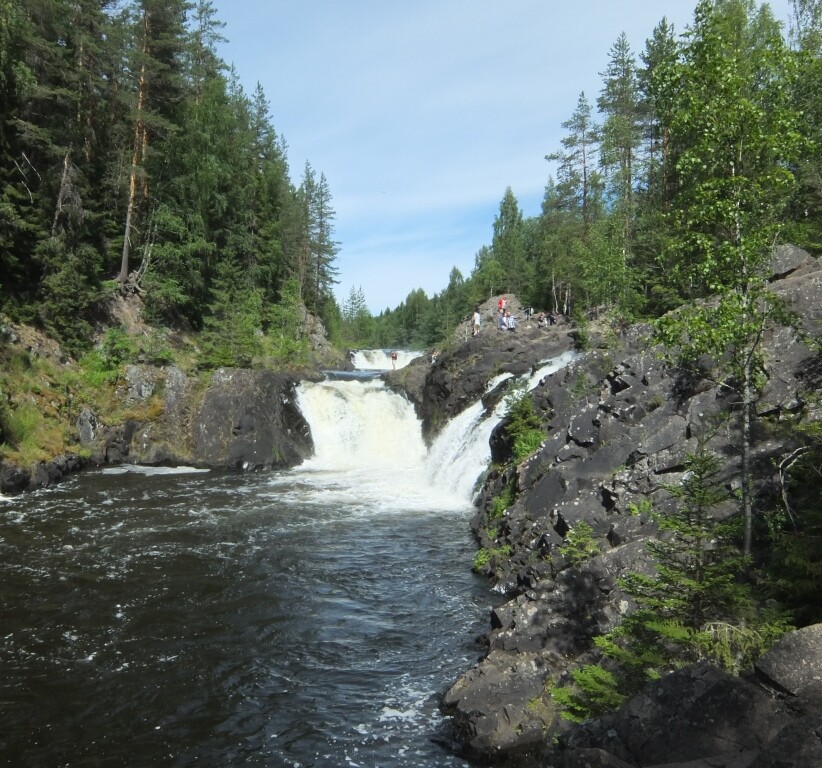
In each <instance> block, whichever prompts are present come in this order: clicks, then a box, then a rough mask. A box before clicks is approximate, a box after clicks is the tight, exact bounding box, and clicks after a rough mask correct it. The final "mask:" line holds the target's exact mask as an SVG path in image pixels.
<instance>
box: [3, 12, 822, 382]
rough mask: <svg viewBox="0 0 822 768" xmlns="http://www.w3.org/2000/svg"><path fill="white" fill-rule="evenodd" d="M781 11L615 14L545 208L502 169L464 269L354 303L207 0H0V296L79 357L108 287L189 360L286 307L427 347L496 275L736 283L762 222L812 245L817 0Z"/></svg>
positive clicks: (661, 301)
mask: <svg viewBox="0 0 822 768" xmlns="http://www.w3.org/2000/svg"><path fill="white" fill-rule="evenodd" d="M792 10H793V12H792V18H791V24H790V28H789V29H783V27H782V25H781V24H780V23H779V22H778V21H777V20H776V19H775V18H774V16H773V14H772V12H771V10H770V9H769V7H768V6H767V5H761V6H759V5H758V4H757V3H755V2H754V0H700V2H698V3H697V5H696V7H695V9H694V15H693V21H692V23H691V24H690V25H689V26H688V27H687V29H686V30H685V32H684V33H683V34H675V33H674V30H673V28H672V27H671V25H670V24H669V23H668V22H667V21H666V19H665V18H664V17H663V18H661V20H660V22H659V23H658V25H657V26H656V28H655V29H654V30H653V31H652V33H651V35H650V37H649V38H648V39H647V40H646V42H645V47H644V50H642V51H641V52H639V53H635V52H634V51H632V50H631V47H630V45H629V44H628V41H627V39H626V37H625V35H624V34H623V35H620V36H618V37H617V39H616V41H615V42H614V44H613V46H612V48H611V50H610V52H609V58H608V66H607V69H606V71H605V72H603V73H601V75H602V88H601V90H600V92H599V93H598V94H596V95H586V94H584V93H581V94H580V95H579V98H578V101H577V103H576V104H575V105H569V107H571V108H570V109H569V112H570V116H569V118H568V120H567V121H566V122H564V123H563V125H562V127H563V129H564V130H565V131H566V134H565V137H564V138H563V139H562V142H561V146H560V147H556V148H553V150H552V151H548V152H547V154H546V157H545V158H534V162H535V163H545V161H546V159H547V160H550V161H552V162H553V163H555V167H556V169H557V171H556V177H555V178H554V177H551V176H548V178H547V183H546V187H545V194H544V199H543V202H542V210H541V213H540V215H538V216H535V217H532V218H526V217H524V216H523V214H522V212H521V210H520V208H519V204H518V201H517V199H516V196H515V194H514V191H513V190H512V189H511V188H508V189H506V190H504V192H503V195H502V198H501V201H500V205H499V213H498V215H497V216H496V217H495V219H494V221H493V229H492V237H491V242H490V243H489V244H488V245H487V246H484V247H483V248H482V249H480V251H479V252H478V253H476V254H475V257H474V268H473V270H472V272H471V274H470V275H467V276H464V275H462V274H461V273H460V272H459V270H457V269H456V268H454V269H453V270H452V272H451V274H450V279H449V282H448V285H447V286H445V287H444V288H443V290H442V291H441V292H440V293H438V294H435V295H434V296H431V297H429V296H427V295H426V294H425V292H424V291H422V290H412V291H411V292H410V293H409V294H408V296H407V298H406V300H405V301H404V302H402V303H401V304H400V305H399V306H397V307H396V308H394V309H386V310H385V311H384V312H382V313H380V314H379V315H378V316H372V315H371V313H370V312H369V310H368V308H367V306H366V302H365V296H364V295H363V293H362V290H361V289H359V290H357V289H354V288H352V289H351V292H350V294H349V296H348V297H347V299H346V300H345V301H343V302H342V305H340V303H338V302H337V300H336V299H335V297H334V293H333V287H334V285H335V284H336V283H337V274H338V270H337V267H336V255H337V253H338V252H339V249H340V245H341V244H340V243H338V242H336V241H335V239H334V221H335V212H334V208H333V199H332V193H331V190H330V187H329V184H328V181H327V179H326V178H325V176H324V174H323V173H322V172H318V171H316V170H315V169H314V168H313V167H312V166H311V165H310V163H306V166H305V168H303V169H301V171H300V176H299V179H298V180H292V178H291V173H292V172H291V170H290V169H289V167H288V161H287V154H288V145H287V142H286V138H285V137H284V136H282V135H280V134H278V133H277V131H276V129H275V127H274V125H273V124H272V119H271V115H270V109H269V102H268V100H267V97H266V95H265V93H264V92H263V89H262V87H260V86H259V85H258V87H257V88H256V89H255V91H254V93H253V94H248V93H246V92H245V91H244V90H243V88H242V86H241V85H240V84H239V78H238V75H237V73H236V72H235V71H234V70H233V69H232V68H230V67H229V66H228V65H227V64H226V63H225V62H224V61H222V60H221V59H220V57H219V55H218V53H217V49H218V44H219V42H220V41H221V39H222V31H223V26H224V25H223V24H222V22H220V20H219V19H218V18H217V16H216V12H215V9H214V8H213V5H212V4H211V3H210V2H208V0H197V2H194V3H192V2H187V1H186V0H130V1H129V2H115V1H114V0H24V1H23V2H18V1H17V0H0V114H2V120H0V311H2V312H3V313H5V314H6V315H7V316H8V317H10V318H12V319H13V320H15V321H17V322H25V323H30V324H33V325H35V326H38V327H40V328H42V329H43V330H45V331H46V332H48V333H49V334H51V335H53V336H54V337H55V338H57V339H58V340H59V341H60V343H61V344H62V345H63V347H64V349H66V350H67V351H68V352H70V353H71V354H72V355H74V356H76V357H79V356H81V355H82V354H83V353H84V352H86V351H87V350H88V348H89V345H90V344H91V340H92V333H91V329H92V327H93V323H94V320H95V317H97V316H98V315H99V312H100V310H101V307H103V306H105V303H106V301H107V300H108V299H109V298H110V297H111V296H112V295H114V294H117V293H125V294H128V293H139V295H140V296H141V298H142V300H143V308H144V313H145V315H146V317H147V319H149V320H150V321H151V322H152V323H153V324H154V325H155V326H156V327H158V328H162V327H164V326H168V327H176V328H180V327H183V328H186V329H190V330H191V331H192V332H194V333H196V334H198V337H199V339H200V343H199V353H198V354H199V358H198V364H199V365H200V367H203V368H206V369H207V368H209V367H216V366H220V365H235V366H251V365H255V364H259V362H260V360H262V359H274V360H278V361H279V362H280V363H281V364H288V363H289V362H290V361H293V360H295V359H299V356H300V354H301V350H302V349H303V343H304V340H303V339H302V338H301V337H300V327H299V323H294V322H293V318H294V317H295V315H297V314H299V313H300V312H301V311H302V308H303V307H304V308H305V310H307V311H308V312H310V313H312V314H314V315H315V316H318V317H320V318H321V319H322V321H323V323H324V325H325V327H326V329H327V331H328V333H329V336H330V338H331V340H332V342H333V343H335V344H336V345H338V346H340V347H341V348H345V347H357V346H359V347H364V346H377V347H388V346H401V345H402V346H410V347H417V346H423V347H424V346H431V345H434V344H438V343H441V341H442V339H443V335H444V334H445V333H446V332H447V329H449V328H453V327H454V325H456V324H457V323H459V322H460V321H462V320H463V319H464V318H466V317H467V315H468V313H469V312H470V310H471V308H472V307H473V305H474V304H475V303H477V302H479V301H484V300H485V299H487V298H488V297H489V296H491V295H493V294H495V293H501V292H509V293H514V294H516V295H517V296H518V297H520V299H521V301H522V304H523V305H524V306H527V305H531V306H533V307H535V308H538V309H552V310H554V311H557V312H562V313H565V314H568V315H572V316H574V317H577V318H582V317H585V316H586V315H590V314H591V313H593V312H596V313H601V312H607V313H610V314H612V315H613V316H614V317H617V318H619V319H620V320H621V321H631V320H634V319H640V318H656V317H660V316H662V315H663V314H665V313H666V312H668V311H669V310H671V309H673V308H675V307H677V306H680V305H682V304H684V303H685V302H688V301H691V300H693V299H695V298H699V297H703V296H706V295H709V294H716V293H720V294H723V293H724V294H727V295H737V296H738V295H746V296H749V297H750V296H753V295H754V293H755V291H754V289H755V287H756V285H757V280H761V279H764V277H763V275H762V271H761V270H762V265H763V262H764V260H765V259H766V257H767V254H768V252H769V249H770V248H771V247H772V245H773V244H775V243H778V242H790V243H793V244H795V245H798V246H801V247H803V248H805V249H807V250H809V251H810V252H811V253H818V251H819V246H820V242H822V167H821V166H820V153H819V142H820V125H821V124H822V63H821V62H822V57H820V53H822V3H820V2H819V0H793V4H792ZM548 76H550V75H549V74H548V73H546V77H548ZM548 149H551V148H548ZM546 167H547V164H546ZM489 224H490V223H489Z"/></svg>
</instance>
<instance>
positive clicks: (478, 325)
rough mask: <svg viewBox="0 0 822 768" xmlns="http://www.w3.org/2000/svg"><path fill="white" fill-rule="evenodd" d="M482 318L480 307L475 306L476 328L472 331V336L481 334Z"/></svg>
mask: <svg viewBox="0 0 822 768" xmlns="http://www.w3.org/2000/svg"><path fill="white" fill-rule="evenodd" d="M480 320H481V318H480V309H479V307H475V308H474V319H473V325H474V329H473V332H472V333H471V335H472V336H479V332H480Z"/></svg>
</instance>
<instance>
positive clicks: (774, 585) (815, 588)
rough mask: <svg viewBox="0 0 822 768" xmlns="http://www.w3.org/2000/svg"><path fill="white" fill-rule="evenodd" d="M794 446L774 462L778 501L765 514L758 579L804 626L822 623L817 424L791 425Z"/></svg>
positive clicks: (821, 445)
mask: <svg viewBox="0 0 822 768" xmlns="http://www.w3.org/2000/svg"><path fill="white" fill-rule="evenodd" d="M791 432H792V434H793V436H794V437H795V438H796V439H797V440H798V442H799V444H798V445H797V447H796V448H795V449H794V450H793V451H792V452H791V453H790V454H788V455H787V456H786V457H785V458H784V459H783V460H782V461H781V462H780V465H779V475H780V477H781V479H782V485H783V493H782V502H783V503H782V505H780V506H779V507H777V508H776V509H773V510H771V511H770V512H769V514H768V516H767V523H768V534H767V539H768V547H767V548H765V549H764V550H763V563H762V567H763V577H764V579H765V581H766V583H767V584H768V585H769V588H770V590H771V593H772V594H773V595H774V596H775V597H777V598H778V599H779V600H780V601H782V602H783V603H784V604H785V605H786V606H787V607H788V608H789V609H790V610H791V611H792V612H793V614H794V616H795V617H796V621H797V622H798V623H799V624H800V625H802V626H804V625H807V624H813V623H816V622H819V621H822V506H820V504H819V499H820V496H822V428H821V427H820V425H819V424H800V425H795V426H793V427H792V428H791Z"/></svg>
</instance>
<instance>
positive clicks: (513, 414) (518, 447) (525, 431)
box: [505, 387, 545, 463]
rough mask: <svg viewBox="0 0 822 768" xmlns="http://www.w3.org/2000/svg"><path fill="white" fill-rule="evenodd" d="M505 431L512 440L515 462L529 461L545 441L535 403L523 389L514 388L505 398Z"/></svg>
mask: <svg viewBox="0 0 822 768" xmlns="http://www.w3.org/2000/svg"><path fill="white" fill-rule="evenodd" d="M505 405H506V408H507V410H506V425H505V429H506V431H507V433H508V436H509V437H510V438H511V442H512V450H513V454H514V461H515V462H517V463H519V462H521V461H523V460H524V459H527V458H528V457H529V456H530V455H531V454H532V453H533V452H534V451H535V450H537V448H539V446H540V445H541V444H542V442H543V440H545V431H544V429H543V427H542V424H541V422H540V419H539V417H538V416H537V414H536V411H535V410H534V401H533V400H532V399H531V395H530V394H529V393H528V391H527V390H526V389H524V388H523V387H519V388H514V389H512V391H511V392H510V393H509V394H508V395H507V396H506V398H505Z"/></svg>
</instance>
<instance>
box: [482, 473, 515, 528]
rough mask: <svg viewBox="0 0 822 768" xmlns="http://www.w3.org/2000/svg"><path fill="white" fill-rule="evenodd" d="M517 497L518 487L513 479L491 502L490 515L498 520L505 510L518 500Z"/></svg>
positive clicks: (492, 518)
mask: <svg viewBox="0 0 822 768" xmlns="http://www.w3.org/2000/svg"><path fill="white" fill-rule="evenodd" d="M516 498H517V491H516V487H515V484H514V482H513V481H511V482H510V483H508V484H507V485H506V486H505V487H504V488H503V489H502V493H500V495H499V496H496V497H495V498H494V500H493V501H492V502H491V509H490V511H489V513H488V517H489V518H490V519H491V520H498V519H499V518H501V517H502V515H503V513H504V512H505V510H506V509H508V508H509V507H510V506H511V505H512V504H513V503H514V502H515V501H516Z"/></svg>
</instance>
